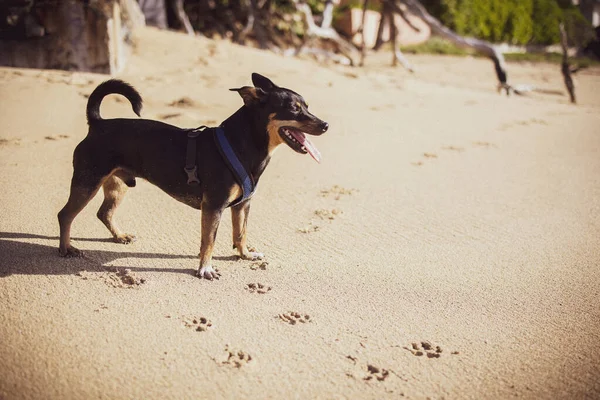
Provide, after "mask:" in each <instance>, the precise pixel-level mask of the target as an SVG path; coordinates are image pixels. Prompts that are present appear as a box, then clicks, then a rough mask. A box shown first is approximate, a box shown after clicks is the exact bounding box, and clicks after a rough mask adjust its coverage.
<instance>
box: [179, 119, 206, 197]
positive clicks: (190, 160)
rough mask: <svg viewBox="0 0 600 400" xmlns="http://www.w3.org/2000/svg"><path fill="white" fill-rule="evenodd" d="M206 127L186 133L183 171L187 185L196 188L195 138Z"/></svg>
mask: <svg viewBox="0 0 600 400" xmlns="http://www.w3.org/2000/svg"><path fill="white" fill-rule="evenodd" d="M207 128H208V127H207V126H205V125H202V126H199V127H198V128H195V129H189V130H188V131H187V137H188V143H187V150H186V157H185V167H184V168H183V170H184V171H185V173H186V174H187V178H188V179H187V184H188V185H192V186H196V185H198V184H200V180H199V179H198V166H197V165H196V151H197V150H196V138H197V137H198V136H199V135H200V134H201V133H202V132H204V130H205V129H207Z"/></svg>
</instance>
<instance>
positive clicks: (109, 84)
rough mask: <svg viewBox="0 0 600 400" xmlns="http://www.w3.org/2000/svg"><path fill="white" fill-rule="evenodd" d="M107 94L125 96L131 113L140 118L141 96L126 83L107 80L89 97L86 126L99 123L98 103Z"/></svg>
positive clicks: (117, 80)
mask: <svg viewBox="0 0 600 400" xmlns="http://www.w3.org/2000/svg"><path fill="white" fill-rule="evenodd" d="M109 94H120V95H122V96H125V97H126V98H127V100H129V102H130V103H131V108H133V112H135V113H136V114H137V116H138V117H139V116H140V111H141V110H142V96H140V94H139V93H138V92H137V90H135V89H134V88H133V86H131V85H130V84H128V83H125V82H123V81H122V80H119V79H109V80H108V81H106V82H102V83H101V84H100V85H98V87H97V88H96V89H94V91H93V92H92V94H91V95H90V98H89V100H88V104H87V120H88V124H90V125H91V124H92V123H93V122H96V121H99V120H101V119H102V117H101V116H100V103H102V99H103V98H104V96H107V95H109Z"/></svg>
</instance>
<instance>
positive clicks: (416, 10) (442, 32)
mask: <svg viewBox="0 0 600 400" xmlns="http://www.w3.org/2000/svg"><path fill="white" fill-rule="evenodd" d="M398 1H401V2H402V3H404V4H405V5H406V6H407V7H408V9H409V10H410V12H412V13H413V14H415V15H416V16H418V17H419V18H421V19H422V20H423V21H424V22H425V23H426V24H427V25H428V26H429V28H430V29H431V31H432V32H434V33H436V34H438V35H439V36H442V37H444V38H446V39H448V40H450V41H451V42H453V43H454V44H456V45H457V46H461V47H468V48H472V49H475V50H476V51H477V52H479V53H481V54H483V55H485V56H487V57H489V58H490V59H491V60H492V62H493V63H494V69H495V71H496V76H497V77H498V90H502V89H504V90H506V93H507V94H509V93H510V90H511V86H510V85H509V84H508V81H507V74H506V65H505V62H504V56H503V55H502V53H501V52H500V51H499V50H498V49H497V48H496V47H495V46H494V45H493V44H491V43H489V42H486V41H485V40H479V39H475V38H468V37H463V36H460V35H458V34H457V33H456V32H454V31H452V30H451V29H448V28H447V27H445V26H444V25H442V23H441V22H440V21H438V20H437V19H436V18H434V17H433V16H431V14H429V13H428V12H427V10H426V9H425V7H423V5H422V4H421V2H420V1H418V0H398Z"/></svg>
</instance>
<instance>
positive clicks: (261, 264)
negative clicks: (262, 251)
mask: <svg viewBox="0 0 600 400" xmlns="http://www.w3.org/2000/svg"><path fill="white" fill-rule="evenodd" d="M268 265H269V262H268V261H262V260H258V261H254V262H252V264H250V269H251V270H252V271H257V270H261V271H266V270H267V266H268Z"/></svg>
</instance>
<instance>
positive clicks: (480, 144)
mask: <svg viewBox="0 0 600 400" xmlns="http://www.w3.org/2000/svg"><path fill="white" fill-rule="evenodd" d="M473 146H477V147H487V148H489V147H498V146H496V145H495V144H493V143H490V142H473Z"/></svg>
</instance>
